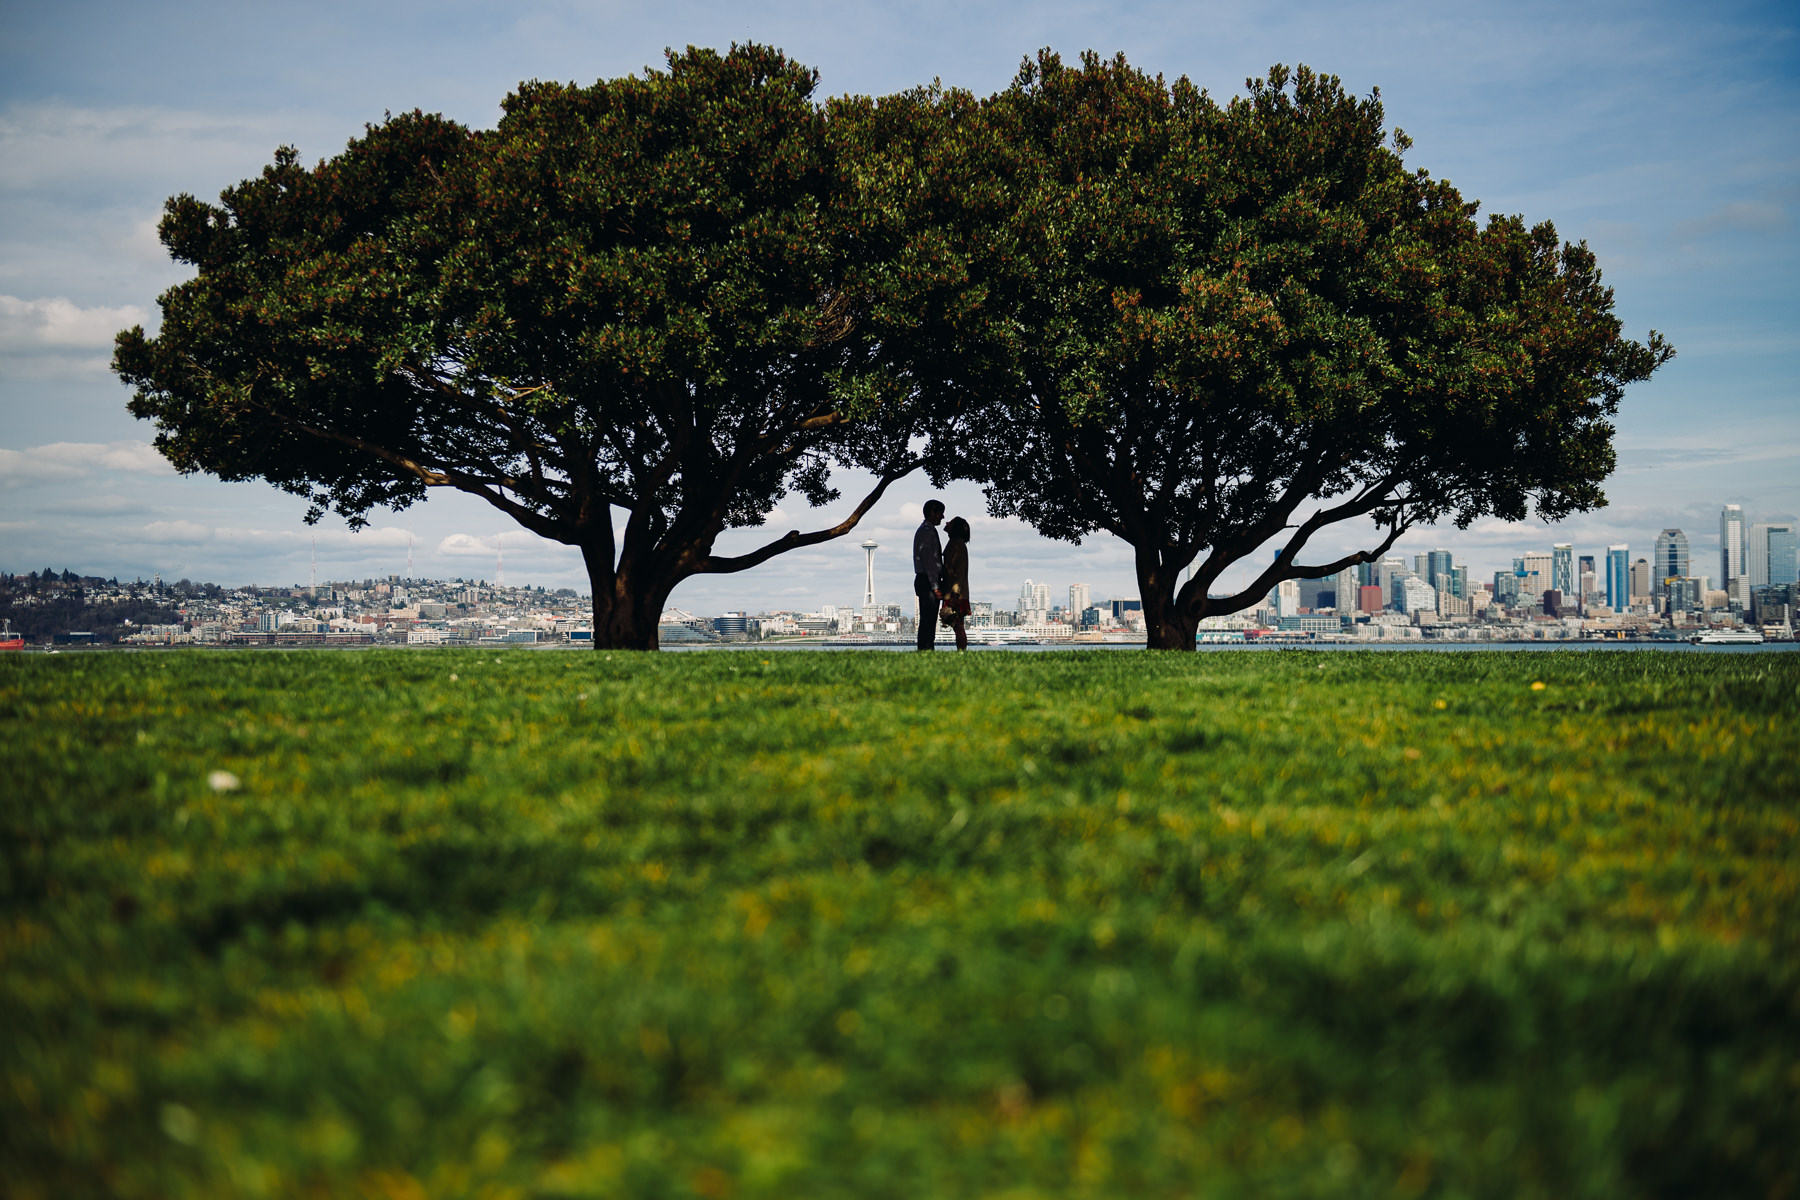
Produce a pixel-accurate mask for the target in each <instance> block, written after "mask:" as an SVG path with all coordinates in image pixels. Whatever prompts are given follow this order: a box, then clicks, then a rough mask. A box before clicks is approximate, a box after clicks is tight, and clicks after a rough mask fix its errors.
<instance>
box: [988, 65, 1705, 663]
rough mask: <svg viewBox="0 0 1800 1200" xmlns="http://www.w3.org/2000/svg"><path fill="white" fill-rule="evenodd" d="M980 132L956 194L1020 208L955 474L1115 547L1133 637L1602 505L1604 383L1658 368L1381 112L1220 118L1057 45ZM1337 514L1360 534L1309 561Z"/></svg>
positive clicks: (1295, 91)
mask: <svg viewBox="0 0 1800 1200" xmlns="http://www.w3.org/2000/svg"><path fill="white" fill-rule="evenodd" d="M981 119H982V121H983V122H984V123H985V127H986V129H987V137H988V139H989V141H990V142H991V143H992V145H994V146H995V147H997V148H999V150H998V153H997V154H996V156H995V157H994V158H992V159H990V160H987V161H984V162H982V163H980V164H977V165H976V171H975V174H973V175H972V176H971V180H970V184H971V186H970V192H971V194H980V193H981V192H982V191H983V190H984V188H985V189H991V188H993V187H994V186H1000V187H1002V188H1004V189H1005V190H1006V191H1007V192H1008V193H1009V194H1010V195H1011V196H1012V197H1013V204H1012V206H1011V211H1010V215H1009V216H1008V218H1007V219H1006V220H1005V221H1003V222H1001V223H999V224H996V225H994V226H993V227H992V228H991V229H990V230H989V231H988V232H987V234H986V238H987V240H986V241H985V242H984V243H982V244H980V245H979V246H978V247H976V248H975V251H974V256H975V258H976V260H977V262H978V266H977V267H976V268H975V270H976V274H977V277H978V278H979V279H980V281H981V282H982V284H983V285H984V286H985V287H986V288H987V289H988V291H987V294H988V296H989V301H988V303H989V306H990V307H991V308H993V309H996V310H1004V311H1005V312H1007V313H1009V314H1010V316H1011V320H1010V321H1007V322H1001V321H995V322H994V323H993V325H992V328H995V329H1010V330H1011V331H1012V332H1011V334H1010V335H1008V336H1006V337H1004V338H1003V339H1001V341H1000V342H999V343H998V351H999V352H998V353H997V354H996V356H995V358H994V361H995V362H997V363H1003V364H1004V366H1003V368H1002V369H1000V370H998V371H995V372H992V373H990V374H988V375H987V376H986V377H985V378H983V379H982V380H980V381H979V382H980V387H981V389H982V392H983V395H984V397H985V399H986V400H987V404H986V405H985V406H984V409H983V412H982V415H981V419H980V420H979V421H978V422H977V423H976V424H975V425H974V427H973V428H974V429H975V431H976V432H975V434H974V436H973V437H972V439H971V441H970V443H969V445H968V448H967V449H968V453H967V457H966V468H965V470H966V473H968V474H970V475H972V476H974V477H975V478H977V479H979V480H980V481H982V482H983V483H984V484H985V485H986V488H987V492H988V496H989V500H990V504H991V506H992V507H993V509H994V510H995V511H996V513H998V514H1002V515H1016V516H1020V517H1023V518H1024V519H1026V520H1027V521H1029V522H1030V523H1031V524H1032V525H1034V526H1035V527H1036V528H1037V529H1038V530H1039V531H1040V532H1042V533H1044V534H1046V535H1048V536H1050V537H1056V538H1064V539H1068V540H1079V539H1080V538H1081V537H1083V536H1086V535H1088V534H1090V533H1093V532H1095V531H1098V530H1104V531H1107V532H1109V533H1112V534H1114V535H1115V536H1117V537H1119V538H1120V539H1121V540H1123V541H1125V542H1126V543H1128V544H1129V545H1130V546H1131V547H1132V549H1133V551H1134V553H1135V555H1136V566H1137V575H1138V583H1139V586H1140V589H1141V595H1142V599H1143V606H1144V615H1145V618H1146V622H1147V625H1148V632H1149V642H1150V645H1151V646H1152V647H1164V648H1170V649H1189V650H1191V649H1193V647H1194V642H1195V631H1196V628H1197V626H1198V623H1199V622H1200V620H1202V619H1203V618H1204V617H1206V616H1207V615H1209V614H1212V613H1229V612H1234V611H1237V610H1239V609H1243V608H1246V607H1249V606H1250V605H1252V604H1255V603H1257V602H1259V601H1260V600H1261V599H1262V598H1263V597H1264V596H1265V595H1266V594H1267V592H1268V591H1269V589H1270V588H1271V587H1272V586H1273V585H1274V584H1276V583H1277V582H1279V581H1281V580H1283V579H1290V578H1296V577H1312V576H1320V575H1325V574H1329V573H1331V572H1335V571H1337V570H1340V569H1342V568H1344V567H1346V566H1349V565H1352V564H1354V563H1357V562H1367V561H1371V560H1372V559H1373V558H1375V557H1376V556H1378V555H1379V554H1381V553H1382V552H1383V551H1385V550H1386V549H1387V548H1389V547H1390V546H1392V545H1393V543H1394V541H1395V539H1396V538H1398V537H1399V536H1400V535H1401V534H1402V533H1404V532H1405V531H1406V530H1408V529H1410V528H1413V527H1414V526H1416V525H1419V524H1421V523H1426V522H1433V521H1438V520H1445V519H1448V520H1452V521H1455V522H1456V523H1458V524H1459V525H1466V524H1467V523H1468V522H1469V521H1471V520H1473V519H1475V518H1476V517H1477V516H1480V515H1482V514H1487V513H1494V514H1498V515H1500V516H1502V517H1505V518H1508V519H1515V520H1516V519H1519V518H1522V517H1523V516H1525V514H1526V513H1527V511H1529V510H1532V509H1535V511H1536V512H1537V513H1539V514H1541V515H1542V516H1544V517H1548V518H1556V517H1561V516H1564V515H1567V514H1568V513H1571V512H1576V511H1581V510H1584V509H1587V508H1591V507H1595V506H1597V505H1599V504H1603V503H1604V502H1605V501H1604V496H1603V494H1602V493H1601V491H1600V487H1599V484H1600V482H1601V481H1602V480H1603V479H1604V478H1605V477H1606V476H1607V475H1608V474H1609V473H1610V472H1611V470H1612V466H1613V452H1612V446H1611V437H1612V425H1611V422H1610V418H1611V416H1612V414H1613V413H1614V412H1615V410H1616V408H1617V405H1618V401H1619V398H1620V394H1621V391H1622V389H1623V388H1624V386H1625V385H1626V384H1628V383H1630V382H1633V381H1635V380H1640V379H1643V378H1645V377H1647V376H1648V375H1649V374H1650V373H1651V371H1653V370H1654V369H1655V368H1656V366H1657V365H1659V364H1660V363H1661V362H1663V361H1664V360H1665V359H1666V358H1667V357H1668V356H1669V355H1670V354H1671V353H1672V352H1671V351H1670V350H1669V349H1668V348H1667V347H1666V346H1665V345H1663V343H1662V342H1661V341H1660V339H1658V338H1657V336H1656V335H1655V334H1654V333H1652V334H1651V336H1650V339H1649V342H1648V344H1638V343H1634V342H1632V341H1630V340H1628V339H1626V338H1624V337H1622V336H1621V333H1620V324H1619V322H1618V321H1617V319H1615V318H1614V316H1613V315H1612V294H1611V292H1610V291H1609V290H1607V289H1605V288H1604V287H1602V286H1601V284H1600V275H1599V271H1598V270H1597V269H1596V267H1595V264H1594V260H1593V256H1592V255H1591V254H1590V253H1589V252H1588V251H1587V249H1586V248H1585V247H1584V246H1569V245H1561V244H1560V243H1559V242H1558V239H1557V236H1556V231H1555V230H1554V229H1553V228H1551V227H1550V226H1548V225H1542V226H1538V227H1536V228H1527V227H1526V226H1525V225H1524V223H1523V222H1521V221H1519V220H1518V219H1516V218H1513V219H1499V218H1496V219H1493V220H1490V221H1489V222H1488V224H1487V225H1486V226H1485V227H1479V226H1477V224H1476V222H1475V221H1474V210H1475V206H1474V205H1472V204H1467V203H1465V202H1464V201H1463V199H1462V197H1461V196H1460V195H1458V194H1457V192H1456V191H1455V189H1453V188H1452V187H1451V186H1450V185H1449V184H1447V183H1443V182H1439V181H1434V180H1432V179H1430V178H1429V177H1428V176H1426V175H1425V174H1424V173H1423V172H1413V171H1408V170H1407V169H1406V168H1405V167H1404V165H1403V163H1402V161H1401V157H1400V153H1401V151H1403V150H1404V148H1405V145H1406V142H1405V138H1404V136H1403V135H1399V134H1396V135H1395V136H1394V138H1393V139H1392V145H1391V148H1390V145H1389V143H1388V139H1386V138H1385V137H1384V133H1383V129H1382V112H1381V106H1380V104H1379V103H1378V101H1377V100H1376V99H1375V98H1373V97H1371V98H1368V99H1361V100H1359V99H1357V98H1355V97H1351V96H1347V95H1345V94H1344V92H1343V90H1342V88H1341V87H1340V86H1339V84H1338V82H1337V80H1335V79H1332V78H1329V77H1321V76H1318V75H1315V74H1313V73H1311V72H1309V71H1307V70H1305V69H1301V70H1300V71H1299V72H1297V73H1292V74H1290V73H1289V72H1287V71H1285V70H1282V69H1280V68H1277V69H1276V70H1274V71H1272V72H1271V73H1270V75H1269V77H1268V78H1267V79H1266V80H1259V81H1252V83H1251V85H1250V89H1249V95H1248V96H1247V97H1245V98H1243V99H1239V100H1236V101H1233V102H1232V103H1230V104H1227V105H1223V106H1221V105H1218V104H1216V103H1214V102H1213V101H1212V100H1211V99H1210V98H1209V97H1208V96H1207V95H1206V94H1205V93H1203V92H1200V91H1199V90H1198V89H1196V88H1194V87H1193V86H1192V85H1190V84H1189V83H1188V81H1187V80H1185V79H1183V80H1180V81H1178V82H1177V83H1176V84H1174V85H1173V86H1168V85H1166V84H1165V83H1164V82H1163V80H1162V79H1160V78H1151V77H1149V76H1146V75H1144V74H1143V73H1141V72H1139V71H1136V70H1134V69H1133V68H1131V67H1130V66H1129V65H1128V64H1127V63H1126V62H1125V61H1124V60H1123V59H1115V60H1112V61H1102V60H1100V59H1098V58H1096V57H1094V56H1092V55H1089V56H1086V57H1085V58H1084V59H1083V60H1082V62H1081V64H1080V65H1079V66H1069V65H1066V64H1064V63H1063V62H1062V61H1061V60H1060V59H1058V58H1057V57H1056V56H1055V55H1052V54H1048V53H1046V54H1044V55H1042V56H1040V58H1039V59H1038V60H1037V61H1036V62H1034V63H1028V64H1027V65H1026V67H1025V68H1024V69H1023V70H1022V72H1021V74H1020V77H1019V79H1018V81H1017V82H1016V83H1015V85H1014V86H1013V87H1012V88H1011V89H1010V90H1009V91H1007V92H1006V93H1003V94H1002V95H1000V96H997V97H995V98H994V99H993V100H992V101H990V102H989V103H988V104H987V105H985V106H984V111H983V114H982V118H981ZM996 181H997V183H996ZM972 382H973V381H972ZM1340 522H1355V523H1356V524H1357V525H1360V526H1361V528H1362V529H1363V530H1366V531H1367V532H1366V533H1364V534H1362V535H1361V536H1362V537H1363V538H1364V542H1365V544H1363V545H1361V546H1358V547H1357V548H1355V549H1354V550H1338V551H1334V552H1330V553H1325V554H1323V555H1318V556H1316V557H1309V554H1310V552H1311V551H1312V547H1313V545H1314V544H1315V538H1317V537H1318V535H1320V534H1321V533H1322V532H1323V531H1325V530H1327V529H1328V528H1330V527H1331V526H1333V525H1336V524H1338V523H1340ZM1253 555H1254V556H1255V562H1256V566H1255V567H1254V568H1253V569H1252V570H1251V571H1250V573H1249V577H1248V581H1247V582H1246V583H1245V584H1244V586H1241V587H1239V588H1237V589H1235V590H1228V591H1225V592H1223V593H1216V592H1215V586H1216V585H1217V584H1218V583H1219V582H1220V581H1221V579H1222V578H1223V577H1224V576H1225V573H1226V572H1227V570H1228V569H1230V568H1231V567H1232V566H1233V565H1234V564H1236V563H1238V562H1240V561H1241V560H1244V559H1246V558H1248V557H1250V556H1253ZM1190 566H1193V568H1194V569H1193V573H1192V575H1191V577H1189V578H1188V579H1187V580H1186V582H1183V580H1182V574H1183V572H1184V571H1185V570H1186V569H1187V568H1189V567H1190Z"/></svg>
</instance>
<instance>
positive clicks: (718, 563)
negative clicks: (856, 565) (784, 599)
mask: <svg viewBox="0 0 1800 1200" xmlns="http://www.w3.org/2000/svg"><path fill="white" fill-rule="evenodd" d="M920 461H921V460H919V459H916V458H915V459H908V460H907V461H906V462H905V463H903V464H901V465H900V466H896V467H893V468H890V469H889V470H888V472H887V473H886V474H884V475H883V476H882V477H881V482H880V483H878V484H876V485H875V490H874V491H872V492H870V493H869V494H868V495H867V496H864V497H863V500H862V503H861V504H858V505H857V506H856V511H855V512H853V513H851V514H850V515H849V516H848V517H846V518H844V519H843V520H842V521H839V522H838V523H837V524H836V525H833V526H832V527H831V528H830V529H819V530H815V531H814V532H812V533H801V532H800V531H799V530H789V531H788V532H787V533H785V534H783V535H782V536H781V537H778V538H776V539H775V540H774V541H772V542H770V543H768V544H767V545H765V546H763V547H762V548H761V549H759V550H752V551H751V552H750V553H749V554H740V555H738V556H736V557H735V558H720V557H719V556H718V555H716V554H714V555H708V556H707V558H706V560H705V561H704V562H703V563H701V564H700V568H699V570H698V571H697V572H696V574H703V575H727V574H731V573H732V572H735V571H747V570H749V569H750V568H751V567H754V566H758V565H760V564H762V563H765V562H768V561H769V560H770V559H771V558H774V557H775V556H776V555H777V554H783V553H785V552H787V551H789V550H795V549H798V548H799V547H801V546H816V545H818V544H819V543H820V542H829V541H830V540H831V539H832V538H836V537H842V536H843V535H844V534H846V533H849V532H850V531H851V530H852V529H855V528H856V524H857V522H858V521H861V520H862V519H863V514H865V513H867V512H868V511H869V509H871V508H873V507H874V506H875V503H876V502H877V501H878V500H880V499H881V496H882V493H883V492H885V491H887V490H888V485H889V484H891V483H893V482H894V481H895V480H897V479H902V478H904V477H905V476H907V475H910V474H912V473H913V471H915V470H917V469H918V467H919V464H920Z"/></svg>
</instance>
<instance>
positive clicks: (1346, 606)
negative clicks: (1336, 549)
mask: <svg viewBox="0 0 1800 1200" xmlns="http://www.w3.org/2000/svg"><path fill="white" fill-rule="evenodd" d="M1357 574H1358V572H1357V569H1356V567H1345V568H1344V569H1343V570H1341V571H1339V572H1338V573H1337V578H1336V579H1334V580H1332V588H1333V596H1332V606H1333V607H1334V608H1336V609H1337V611H1338V612H1339V614H1343V613H1353V612H1355V611H1356V608H1357V604H1356V598H1357V589H1358V588H1359V587H1360V586H1361V585H1360V584H1359V583H1358V582H1357V579H1356V577H1357Z"/></svg>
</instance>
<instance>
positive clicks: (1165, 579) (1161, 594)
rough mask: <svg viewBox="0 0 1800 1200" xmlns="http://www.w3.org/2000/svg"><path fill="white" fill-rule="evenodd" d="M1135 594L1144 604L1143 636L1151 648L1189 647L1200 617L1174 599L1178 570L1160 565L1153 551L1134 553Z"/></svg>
mask: <svg viewBox="0 0 1800 1200" xmlns="http://www.w3.org/2000/svg"><path fill="white" fill-rule="evenodd" d="M1137 576H1138V597H1139V601H1140V603H1142V604H1143V606H1144V636H1145V639H1146V641H1147V642H1148V648H1149V649H1151V650H1192V649H1193V648H1194V640H1195V635H1196V634H1197V633H1198V632H1199V629H1200V618H1199V617H1197V616H1188V615H1187V614H1185V613H1183V612H1182V611H1181V605H1180V604H1179V603H1177V602H1176V599H1175V584H1176V581H1177V580H1179V579H1180V578H1181V571H1180V570H1179V569H1174V570H1171V569H1170V568H1169V567H1167V566H1166V565H1164V564H1163V562H1162V560H1161V558H1160V557H1159V556H1158V555H1157V554H1156V552H1155V551H1154V550H1142V549H1140V550H1139V551H1138V552H1137Z"/></svg>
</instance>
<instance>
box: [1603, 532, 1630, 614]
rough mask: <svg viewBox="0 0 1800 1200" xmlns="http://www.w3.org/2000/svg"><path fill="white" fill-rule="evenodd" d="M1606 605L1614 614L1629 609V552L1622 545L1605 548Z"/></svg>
mask: <svg viewBox="0 0 1800 1200" xmlns="http://www.w3.org/2000/svg"><path fill="white" fill-rule="evenodd" d="M1606 603H1607V606H1608V607H1610V608H1611V609H1612V610H1613V611H1614V612H1624V611H1625V610H1626V609H1628V608H1630V607H1631V550H1630V549H1629V548H1628V547H1627V546H1626V545H1624V544H1623V543H1620V544H1619V545H1616V546H1608V547H1607V548H1606Z"/></svg>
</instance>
